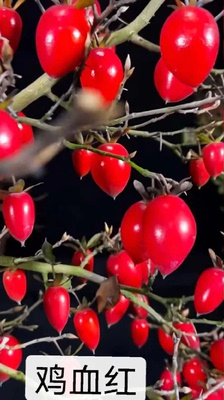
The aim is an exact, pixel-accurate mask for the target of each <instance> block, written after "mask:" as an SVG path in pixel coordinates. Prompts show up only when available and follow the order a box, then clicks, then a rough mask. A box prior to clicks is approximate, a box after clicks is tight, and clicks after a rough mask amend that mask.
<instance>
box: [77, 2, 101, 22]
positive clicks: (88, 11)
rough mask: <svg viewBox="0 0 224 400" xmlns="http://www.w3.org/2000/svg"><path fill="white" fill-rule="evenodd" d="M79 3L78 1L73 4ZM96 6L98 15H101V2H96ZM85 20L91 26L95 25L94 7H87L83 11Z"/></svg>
mask: <svg viewBox="0 0 224 400" xmlns="http://www.w3.org/2000/svg"><path fill="white" fill-rule="evenodd" d="M75 3H77V0H73V1H72V3H71V4H75ZM94 6H95V7H96V11H97V13H98V14H99V15H100V14H101V8H100V4H99V2H98V1H97V0H96V1H94ZM82 11H83V14H84V17H85V19H86V20H87V21H88V22H89V24H90V25H93V22H94V13H93V9H92V7H86V8H83V9H82Z"/></svg>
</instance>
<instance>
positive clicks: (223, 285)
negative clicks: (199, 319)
mask: <svg viewBox="0 0 224 400" xmlns="http://www.w3.org/2000/svg"><path fill="white" fill-rule="evenodd" d="M223 299H224V270H222V269H219V268H208V269H206V270H205V271H203V272H202V273H201V275H200V276H199V278H198V280H197V284H196V287H195V291H194V308H195V311H196V312H197V313H198V314H208V313H211V312H212V311H214V310H215V309H216V308H217V307H218V306H219V305H220V304H221V303H222V301H223Z"/></svg>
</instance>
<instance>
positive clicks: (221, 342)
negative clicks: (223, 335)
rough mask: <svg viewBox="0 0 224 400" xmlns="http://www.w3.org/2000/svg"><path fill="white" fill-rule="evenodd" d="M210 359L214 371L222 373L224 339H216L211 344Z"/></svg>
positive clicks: (223, 366)
mask: <svg viewBox="0 0 224 400" xmlns="http://www.w3.org/2000/svg"><path fill="white" fill-rule="evenodd" d="M210 359H211V362H212V364H213V365H214V367H215V368H216V369H218V370H219V371H222V372H224V339H218V340H216V341H215V342H213V343H212V344H211V347H210Z"/></svg>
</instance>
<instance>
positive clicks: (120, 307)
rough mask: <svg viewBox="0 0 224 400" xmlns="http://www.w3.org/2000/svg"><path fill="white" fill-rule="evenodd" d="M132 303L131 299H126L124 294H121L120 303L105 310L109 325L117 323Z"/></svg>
mask: <svg viewBox="0 0 224 400" xmlns="http://www.w3.org/2000/svg"><path fill="white" fill-rule="evenodd" d="M129 304H130V300H129V299H126V297H124V296H123V294H120V299H119V301H118V303H117V304H116V305H115V306H114V307H112V308H111V309H109V310H106V311H105V318H106V321H107V325H108V327H110V326H112V325H114V324H117V323H118V322H119V321H120V320H121V318H123V316H124V315H125V313H126V311H127V309H128V307H129Z"/></svg>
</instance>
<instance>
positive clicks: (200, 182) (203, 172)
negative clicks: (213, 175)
mask: <svg viewBox="0 0 224 400" xmlns="http://www.w3.org/2000/svg"><path fill="white" fill-rule="evenodd" d="M189 172H190V175H191V179H192V182H193V183H194V184H195V185H196V186H198V187H199V189H200V188H201V187H202V186H204V185H205V184H206V183H207V182H208V181H209V179H210V175H209V173H208V171H207V169H206V168H205V164H204V160H203V158H197V159H196V160H192V161H190V163H189Z"/></svg>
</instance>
